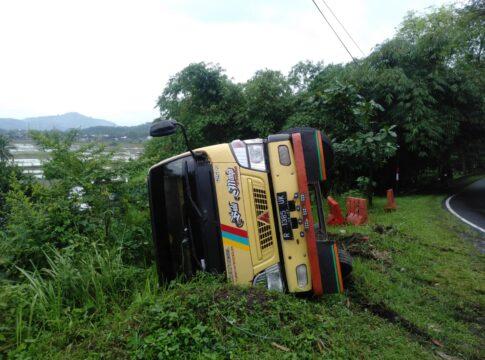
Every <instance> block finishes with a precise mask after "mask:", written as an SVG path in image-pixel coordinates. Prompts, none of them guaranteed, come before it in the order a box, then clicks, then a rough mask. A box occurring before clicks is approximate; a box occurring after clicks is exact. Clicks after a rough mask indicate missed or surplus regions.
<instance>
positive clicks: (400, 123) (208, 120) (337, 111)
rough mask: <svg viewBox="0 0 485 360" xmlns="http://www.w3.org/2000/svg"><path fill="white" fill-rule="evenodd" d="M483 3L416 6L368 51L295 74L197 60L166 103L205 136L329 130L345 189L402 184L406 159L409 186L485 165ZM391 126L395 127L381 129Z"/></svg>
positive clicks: (199, 140)
mask: <svg viewBox="0 0 485 360" xmlns="http://www.w3.org/2000/svg"><path fill="white" fill-rule="evenodd" d="M484 13H485V6H484V3H483V2H482V1H473V2H470V3H469V4H468V5H467V6H465V7H463V8H455V7H442V8H439V9H437V10H436V11H434V12H431V13H429V14H426V15H418V14H414V13H411V14H409V15H408V16H407V17H406V18H405V20H404V22H403V23H402V25H401V26H400V28H399V29H398V32H397V34H396V36H395V37H394V38H393V39H391V40H388V41H386V42H384V43H383V44H381V45H379V46H377V47H376V48H375V49H374V51H373V52H372V53H371V54H370V55H369V56H368V57H367V58H365V59H362V60H359V61H356V62H354V63H349V64H347V65H328V66H323V64H322V63H316V64H314V63H311V62H308V61H307V62H301V63H299V64H297V65H295V66H294V67H293V69H292V70H291V71H290V73H289V74H288V75H287V76H285V75H284V74H282V73H280V72H278V71H272V70H261V71H258V72H257V73H256V74H255V75H254V77H253V78H251V79H249V80H248V81H247V82H246V83H242V84H235V83H234V82H232V81H231V80H230V79H229V78H228V77H227V76H226V75H225V74H224V72H223V70H222V69H221V68H220V67H219V66H218V65H212V64H205V63H198V64H192V65H189V66H187V67H186V68H185V69H183V70H181V71H180V72H179V73H178V74H176V75H175V76H174V77H173V78H172V79H171V80H170V82H169V83H168V85H167V87H166V88H165V90H164V92H163V94H162V96H161V97H160V98H159V102H158V105H159V107H160V111H161V115H162V117H167V118H173V119H176V120H177V121H180V122H182V123H184V124H185V125H187V127H188V129H189V135H190V138H191V139H192V141H193V145H194V146H203V145H208V144H214V143H219V142H227V141H230V140H232V139H235V138H248V137H264V136H267V135H268V134H269V133H274V132H278V131H281V130H283V129H285V128H288V127H293V126H297V125H306V126H313V127H316V128H319V129H322V130H323V131H324V132H326V133H327V134H328V135H329V136H330V137H331V139H332V140H333V141H334V142H335V144H336V146H335V149H336V152H337V156H338V160H337V161H336V164H337V169H336V170H337V172H336V175H335V181H336V184H337V187H338V189H340V190H344V189H346V188H349V187H353V186H356V185H357V179H359V178H361V180H362V181H360V183H365V184H368V185H370V184H373V183H374V182H377V185H378V186H379V188H380V189H382V188H384V187H390V186H396V184H395V172H396V171H397V169H398V168H399V170H400V175H401V178H400V180H401V184H400V185H401V187H402V188H407V189H415V188H418V187H422V186H423V185H425V184H427V183H432V184H433V183H434V184H435V185H436V183H437V182H439V181H442V182H444V181H446V180H447V179H449V178H451V176H452V175H453V172H461V173H467V172H471V171H474V170H476V169H477V168H479V167H482V168H483V166H484V158H485V153H484V146H483V138H485V119H484V110H485V109H484V107H485V99H484V94H485V83H484V82H485V80H484V79H485V70H484V69H485V67H484V65H483V61H482V60H483V47H484V44H485V30H484V29H485V24H484V23H485V20H484V19H485V16H484ZM391 127H393V129H394V130H393V132H394V133H395V134H396V135H395V136H394V135H393V136H381V135H382V134H384V133H387V134H389V133H388V129H389V128H391ZM376 134H381V135H376ZM364 138H365V139H364ZM352 139H353V140H352ZM358 139H361V140H358ZM157 141H158V146H155V144H152V145H154V149H153V150H154V152H153V153H154V154H155V153H158V154H163V155H167V154H168V153H174V152H179V151H181V150H182V149H183V143H182V141H180V138H172V139H168V140H161V141H160V140H157ZM155 149H156V150H155ZM377 157H378V158H377ZM363 160H367V161H369V162H370V163H369V164H368V165H367V166H361V165H362V164H361V163H362V161H363ZM364 187H366V188H367V189H368V188H369V186H364Z"/></svg>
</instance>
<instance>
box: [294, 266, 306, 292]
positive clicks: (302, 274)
mask: <svg viewBox="0 0 485 360" xmlns="http://www.w3.org/2000/svg"><path fill="white" fill-rule="evenodd" d="M296 281H297V283H298V286H299V287H301V288H302V287H305V286H307V284H308V273H307V269H306V265H305V264H300V265H298V266H297V267H296Z"/></svg>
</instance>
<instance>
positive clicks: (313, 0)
mask: <svg viewBox="0 0 485 360" xmlns="http://www.w3.org/2000/svg"><path fill="white" fill-rule="evenodd" d="M312 2H313V4H314V5H315V7H316V8H317V9H318V12H319V13H320V15H322V17H323V18H324V20H325V22H326V23H327V24H328V26H330V29H332V31H333V33H334V34H335V36H336V37H337V39H338V40H339V41H340V43H341V44H342V46H343V47H344V48H345V50H347V52H348V53H349V55H350V57H351V58H352V60H353V61H356V60H355V58H354V56H353V55H352V53H351V52H350V50H349V49H348V48H347V46H345V43H344V42H343V41H342V39H341V38H340V36H338V34H337V32H336V31H335V29H334V28H333V26H332V24H330V22H329V21H328V19H327V18H326V16H325V15H324V14H323V12H322V10H321V9H320V7H319V6H318V5H317V3H316V2H315V0H312Z"/></svg>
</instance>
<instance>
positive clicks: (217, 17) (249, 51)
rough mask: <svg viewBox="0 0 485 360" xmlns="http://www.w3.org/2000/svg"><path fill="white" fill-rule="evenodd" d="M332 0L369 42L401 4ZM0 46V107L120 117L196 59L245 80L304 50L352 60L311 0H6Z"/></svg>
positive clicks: (145, 110) (23, 113)
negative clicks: (219, 66) (217, 66)
mask: <svg viewBox="0 0 485 360" xmlns="http://www.w3.org/2000/svg"><path fill="white" fill-rule="evenodd" d="M326 1H327V3H329V4H330V5H331V6H332V8H333V10H334V11H335V12H336V13H337V15H339V17H340V19H341V20H342V21H343V22H344V24H345V25H346V26H347V28H348V30H349V31H350V32H351V34H353V35H354V38H355V39H356V40H357V41H358V42H359V44H360V45H361V47H362V48H363V49H364V51H366V52H368V51H369V50H370V49H371V48H372V47H373V46H374V45H375V44H376V43H377V42H381V41H382V40H383V39H384V38H385V37H390V36H391V35H392V31H393V28H394V26H396V25H397V23H398V22H399V20H400V19H401V18H402V16H403V15H404V14H405V10H403V9H402V8H403V6H400V8H399V9H398V11H394V10H393V7H396V6H397V5H396V4H394V2H392V3H391V2H385V1H377V0H368V1H358V0H349V1H336V0H332V1H331V0H326ZM439 2H440V1H438V0H435V1H432V0H423V1H419V2H418V1H417V0H415V1H412V3H413V4H414V5H416V6H419V7H420V8H422V7H423V6H424V5H425V4H428V3H439ZM379 4H380V5H379ZM382 4H387V5H385V6H384V5H382ZM379 6H381V9H384V10H383V11H384V12H383V13H382V14H376V13H375V11H376V10H375V9H379ZM397 7H399V6H397ZM322 9H324V10H325V8H324V7H323V5H322ZM406 10H407V9H406ZM390 13H392V16H390V15H389V14H390ZM389 19H392V22H390V20H389ZM394 19H397V20H394ZM376 29H378V30H377V31H376ZM349 44H350V43H349ZM0 46H1V48H2V56H1V57H0V117H27V116H33V115H47V114H56V113H63V112H68V111H78V112H81V113H85V114H87V115H90V116H94V117H99V118H105V119H108V120H112V121H115V122H117V123H119V124H134V123H142V122H145V121H150V120H151V119H153V118H154V117H156V116H157V114H158V112H157V111H156V110H155V109H154V106H155V103H156V100H157V97H158V95H159V94H160V93H161V91H162V90H163V87H164V85H165V83H166V81H167V80H168V79H169V77H170V76H173V75H174V74H175V73H176V72H178V71H180V70H181V69H182V68H183V67H184V66H186V65H188V64H190V63H192V62H199V61H205V62H213V63H219V64H220V65H221V66H222V67H223V68H225V69H226V70H227V74H228V75H229V76H230V77H233V78H234V79H235V81H245V80H247V79H248V78H250V77H251V76H252V75H253V74H254V72H255V71H256V70H258V69H262V68H272V69H277V70H281V71H284V72H287V71H288V70H289V69H290V68H291V66H292V65H294V64H295V63H296V62H298V61H300V60H305V59H310V60H314V61H317V60H324V62H325V63H339V62H346V61H349V56H348V54H347V53H346V52H345V50H344V49H343V48H342V46H341V45H340V44H339V42H338V41H337V39H336V38H335V36H334V35H333V33H332V32H331V30H330V29H329V28H328V26H327V25H326V24H325V23H324V22H323V19H322V18H321V16H320V15H319V14H318V13H317V12H316V10H315V8H314V5H313V3H312V2H311V1H310V0H308V1H294V0H291V1H290V0H281V1H276V0H268V1H261V0H259V1H256V0H246V1H242V0H240V1H235V0H225V1H222V0H221V1H214V0H212V1H210V0H207V1H195V0H177V1H175V0H166V1H161V0H160V1H157V0H143V1H128V0H103V1H99V0H96V1H95V0H83V1H80V0H79V1H74V0H43V1H38V0H15V1H14V0H4V1H2V2H1V3H0ZM349 46H350V45H349ZM351 49H352V51H353V52H354V53H355V55H358V51H357V50H356V49H355V46H351Z"/></svg>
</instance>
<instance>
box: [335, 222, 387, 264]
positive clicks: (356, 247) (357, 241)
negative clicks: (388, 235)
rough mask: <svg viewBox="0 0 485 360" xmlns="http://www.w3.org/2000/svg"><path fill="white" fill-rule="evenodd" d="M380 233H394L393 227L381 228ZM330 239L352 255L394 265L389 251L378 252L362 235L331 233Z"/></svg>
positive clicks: (367, 238) (366, 237)
mask: <svg viewBox="0 0 485 360" xmlns="http://www.w3.org/2000/svg"><path fill="white" fill-rule="evenodd" d="M379 231H383V232H384V231H394V228H393V227H392V226H387V227H382V228H379ZM328 235H329V238H330V239H331V240H333V241H336V242H337V243H339V244H340V245H341V246H342V247H343V248H344V249H346V250H347V251H348V252H349V253H350V255H352V256H359V257H361V258H365V259H371V260H376V261H379V262H382V263H384V264H385V265H387V266H389V265H391V263H392V258H391V253H390V252H389V251H387V250H378V249H376V247H375V246H374V245H373V244H372V243H370V241H369V237H368V236H366V235H363V234H360V233H353V234H350V235H342V234H334V233H329V234H328Z"/></svg>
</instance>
